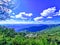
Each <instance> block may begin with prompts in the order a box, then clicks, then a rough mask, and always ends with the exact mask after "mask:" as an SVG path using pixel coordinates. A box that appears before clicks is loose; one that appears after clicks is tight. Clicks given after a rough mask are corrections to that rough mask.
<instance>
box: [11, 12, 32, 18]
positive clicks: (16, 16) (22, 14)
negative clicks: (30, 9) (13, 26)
mask: <svg viewBox="0 0 60 45" xmlns="http://www.w3.org/2000/svg"><path fill="white" fill-rule="evenodd" d="M32 15H33V14H32V13H25V12H20V13H19V14H18V15H15V16H11V18H21V19H27V17H31V16H32ZM24 16H27V17H24Z"/></svg>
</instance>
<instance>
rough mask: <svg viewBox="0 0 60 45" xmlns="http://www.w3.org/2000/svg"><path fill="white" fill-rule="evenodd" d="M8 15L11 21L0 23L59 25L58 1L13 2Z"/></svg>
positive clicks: (59, 7) (19, 0)
mask: <svg viewBox="0 0 60 45" xmlns="http://www.w3.org/2000/svg"><path fill="white" fill-rule="evenodd" d="M10 15H11V19H9V20H5V21H0V23H2V22H5V23H6V22H7V23H9V22H11V21H12V23H9V24H13V23H14V22H15V24H16V23H18V24H19V23H22V24H25V23H26V24H53V23H54V24H57V23H60V0H15V8H14V9H13V10H12V13H11V14H10ZM35 22H36V23H35Z"/></svg>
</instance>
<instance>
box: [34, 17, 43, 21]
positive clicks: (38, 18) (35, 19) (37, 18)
mask: <svg viewBox="0 0 60 45" xmlns="http://www.w3.org/2000/svg"><path fill="white" fill-rule="evenodd" d="M42 18H43V17H36V18H34V21H39V20H40V19H42Z"/></svg>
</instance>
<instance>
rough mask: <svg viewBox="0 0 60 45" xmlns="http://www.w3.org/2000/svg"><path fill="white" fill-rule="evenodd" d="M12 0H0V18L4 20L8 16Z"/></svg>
mask: <svg viewBox="0 0 60 45" xmlns="http://www.w3.org/2000/svg"><path fill="white" fill-rule="evenodd" d="M13 5H14V2H13V0H0V20H6V19H8V18H10V15H9V14H10V13H11V12H12V9H13V8H14V6H13Z"/></svg>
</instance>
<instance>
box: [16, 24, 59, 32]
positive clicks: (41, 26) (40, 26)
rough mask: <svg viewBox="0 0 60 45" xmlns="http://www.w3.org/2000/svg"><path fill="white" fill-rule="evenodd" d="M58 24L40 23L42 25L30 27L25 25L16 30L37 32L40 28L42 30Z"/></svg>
mask: <svg viewBox="0 0 60 45" xmlns="http://www.w3.org/2000/svg"><path fill="white" fill-rule="evenodd" d="M59 25H60V24H57V25H56V24H49V25H47V24H42V25H37V26H31V27H27V28H23V29H19V30H17V31H18V32H19V31H24V30H26V31H29V32H37V31H41V30H44V29H47V28H52V27H56V26H59Z"/></svg>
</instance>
